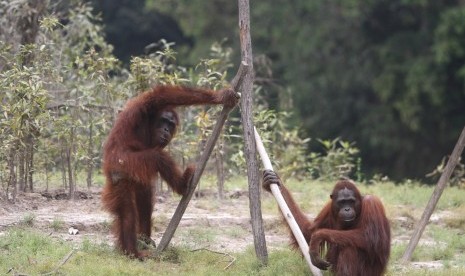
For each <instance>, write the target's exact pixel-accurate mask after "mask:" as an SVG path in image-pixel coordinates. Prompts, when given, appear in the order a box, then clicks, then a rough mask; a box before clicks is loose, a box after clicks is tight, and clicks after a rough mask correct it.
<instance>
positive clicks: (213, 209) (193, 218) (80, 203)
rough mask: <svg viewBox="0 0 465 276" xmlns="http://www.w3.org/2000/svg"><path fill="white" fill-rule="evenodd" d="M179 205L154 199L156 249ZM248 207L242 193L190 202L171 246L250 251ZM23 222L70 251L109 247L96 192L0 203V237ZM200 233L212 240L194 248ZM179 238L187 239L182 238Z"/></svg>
mask: <svg viewBox="0 0 465 276" xmlns="http://www.w3.org/2000/svg"><path fill="white" fill-rule="evenodd" d="M207 194H208V192H207ZM179 199H180V198H179V197H175V196H172V195H170V194H169V193H164V194H163V195H162V196H158V197H157V198H156V202H155V210H154V214H153V217H154V231H153V233H152V239H154V240H155V241H156V243H157V244H158V242H159V241H160V239H161V237H162V235H163V231H164V230H165V228H166V226H167V224H168V223H169V220H170V219H171V217H172V215H173V213H174V211H175V210H176V207H177V205H178V202H179ZM248 206H249V202H248V197H247V192H244V191H234V192H230V193H228V194H226V195H225V198H224V199H223V200H222V201H221V202H220V201H219V200H218V199H216V198H215V196H214V195H213V193H212V194H211V195H203V196H201V197H199V198H195V197H194V198H193V199H192V200H191V202H190V204H189V206H188V208H187V210H186V212H185V214H184V216H183V218H182V220H181V222H180V225H179V227H178V229H177V231H176V233H175V236H174V237H173V239H172V241H171V244H173V245H176V244H181V243H183V244H186V242H187V243H188V244H189V245H192V246H198V247H208V248H209V249H212V250H222V251H226V252H240V251H243V250H245V249H246V247H248V246H251V245H252V246H253V236H252V229H251V226H250V212H249V209H248V208H249V207H248ZM263 219H264V223H265V225H276V224H279V221H280V219H279V217H277V216H264V217H263ZM29 221H32V225H33V227H34V228H36V229H38V230H39V231H41V232H44V233H46V234H48V235H50V236H52V237H56V238H58V239H63V240H66V241H69V242H73V243H75V244H76V245H78V244H80V243H81V242H82V241H83V240H89V241H92V242H95V243H97V244H100V243H107V244H111V245H112V244H113V241H114V239H113V236H112V235H111V233H110V224H111V217H110V216H109V215H108V214H107V213H106V212H105V211H104V210H102V206H101V202H100V190H92V191H86V192H78V193H77V199H75V200H68V199H66V194H65V193H64V191H54V192H51V193H22V194H19V195H18V197H17V200H16V203H15V204H11V203H8V202H6V201H5V200H1V199H0V235H2V234H3V233H4V232H5V230H6V229H7V228H8V227H11V226H15V225H19V224H21V223H23V224H24V223H27V222H29ZM70 228H73V229H77V230H78V231H79V232H78V233H77V234H76V235H74V234H70V233H69V232H70V231H71V230H70ZM203 229H205V231H208V229H213V233H211V232H212V231H209V233H210V235H213V236H214V237H212V238H211V239H205V240H200V241H197V242H196V241H193V240H192V239H189V236H190V235H189V233H190V232H191V231H194V232H195V233H197V234H198V235H201V234H202V233H201V232H202V230H203ZM224 229H229V230H228V231H225V230H224ZM231 233H236V234H231ZM184 234H187V237H186V236H184ZM192 238H194V237H192ZM266 241H267V246H268V247H271V248H273V247H285V246H287V245H288V241H289V240H288V237H287V235H286V231H284V229H281V230H276V229H275V230H270V231H268V232H267V233H266Z"/></svg>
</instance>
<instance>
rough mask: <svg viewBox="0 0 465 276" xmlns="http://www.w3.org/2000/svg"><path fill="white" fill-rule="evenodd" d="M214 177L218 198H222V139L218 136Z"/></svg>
mask: <svg viewBox="0 0 465 276" xmlns="http://www.w3.org/2000/svg"><path fill="white" fill-rule="evenodd" d="M215 161H216V179H217V185H218V198H219V199H223V198H224V166H223V139H222V138H221V136H220V138H219V141H218V143H217V145H216V150H215Z"/></svg>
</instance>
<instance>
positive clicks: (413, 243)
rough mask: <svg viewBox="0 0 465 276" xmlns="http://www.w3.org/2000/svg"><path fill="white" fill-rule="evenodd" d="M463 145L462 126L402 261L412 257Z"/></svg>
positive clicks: (464, 143) (456, 162) (464, 145)
mask: <svg viewBox="0 0 465 276" xmlns="http://www.w3.org/2000/svg"><path fill="white" fill-rule="evenodd" d="M464 147H465V127H464V128H463V130H462V133H461V134H460V137H459V140H458V141H457V144H455V147H454V150H453V151H452V155H451V156H450V158H449V160H448V161H447V164H446V167H445V168H444V172H443V173H442V174H441V177H440V178H439V180H438V183H437V185H436V188H435V189H434V192H433V194H432V195H431V198H430V200H429V202H428V205H426V208H425V211H424V212H423V215H422V216H421V219H420V221H419V222H418V225H417V227H416V228H415V231H414V232H413V235H412V238H411V239H410V242H409V244H408V246H407V249H406V250H405V253H404V255H403V256H402V259H401V260H402V262H408V261H410V259H411V258H412V254H413V251H414V250H415V247H416V246H417V244H418V241H419V240H420V237H421V235H422V234H423V231H424V230H425V227H426V224H427V223H428V221H429V219H430V217H431V215H432V214H433V211H434V208H436V204H437V203H438V201H439V198H440V197H441V195H442V192H443V191H444V188H445V187H446V185H447V182H448V181H449V178H450V176H451V175H452V173H453V172H454V169H455V166H457V164H458V162H459V159H460V155H461V154H462V152H463V148H464Z"/></svg>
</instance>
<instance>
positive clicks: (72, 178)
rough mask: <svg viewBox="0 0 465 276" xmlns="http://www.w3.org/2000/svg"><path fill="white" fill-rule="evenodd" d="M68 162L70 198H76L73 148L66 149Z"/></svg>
mask: <svg viewBox="0 0 465 276" xmlns="http://www.w3.org/2000/svg"><path fill="white" fill-rule="evenodd" d="M66 164H67V167H68V179H69V198H70V199H72V200H74V190H75V189H74V188H75V187H74V177H73V167H72V165H71V148H68V150H67V151H66Z"/></svg>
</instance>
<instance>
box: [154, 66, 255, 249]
mask: <svg viewBox="0 0 465 276" xmlns="http://www.w3.org/2000/svg"><path fill="white" fill-rule="evenodd" d="M247 68H248V65H247V63H245V62H242V63H241V65H240V67H239V69H238V71H237V74H236V76H235V77H234V78H233V80H232V81H231V87H232V89H233V90H234V91H238V90H239V87H240V84H241V83H242V79H243V78H244V76H245V75H246V73H247V71H248V70H247ZM233 108H234V107H226V106H224V107H223V109H222V110H221V113H220V115H219V116H218V119H217V121H216V125H215V127H214V128H213V131H212V135H211V136H210V138H209V139H208V141H207V143H206V145H205V150H204V151H203V153H202V156H201V157H200V159H199V160H198V161H197V164H196V169H195V172H194V175H193V176H192V178H191V180H190V182H189V185H188V186H189V190H188V192H187V193H186V194H185V195H183V197H182V198H181V201H180V202H179V204H178V207H177V208H176V211H175V212H174V214H173V217H172V218H171V221H170V223H169V224H168V227H167V228H166V231H165V233H164V234H163V237H162V238H161V240H160V244H159V245H158V247H157V248H156V250H155V254H156V255H159V254H160V253H161V252H162V251H163V250H165V248H166V247H167V246H168V244H169V243H170V241H171V239H172V238H173V235H174V232H176V229H177V228H178V225H179V222H180V221H181V218H182V216H183V215H184V212H185V211H186V208H187V205H188V204H189V201H190V200H191V198H192V195H193V194H194V192H195V189H196V188H197V184H198V183H199V180H200V177H201V176H202V173H203V171H204V169H205V166H206V164H207V161H208V158H209V157H210V155H211V153H212V151H213V148H214V147H215V144H216V140H218V137H219V136H220V133H221V129H222V128H223V125H224V123H225V122H226V119H227V117H228V114H229V112H230V111H231V110H232V109H233Z"/></svg>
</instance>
